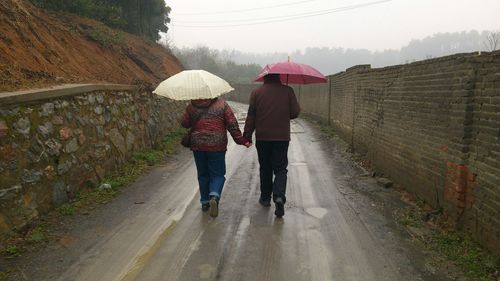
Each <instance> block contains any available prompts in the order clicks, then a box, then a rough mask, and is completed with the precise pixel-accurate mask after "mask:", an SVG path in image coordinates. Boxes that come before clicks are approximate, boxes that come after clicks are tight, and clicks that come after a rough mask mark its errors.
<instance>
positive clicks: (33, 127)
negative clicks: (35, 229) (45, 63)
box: [0, 85, 184, 234]
mask: <svg viewBox="0 0 500 281" xmlns="http://www.w3.org/2000/svg"><path fill="white" fill-rule="evenodd" d="M183 108H184V103H179V102H173V101H171V100H168V99H166V98H161V97H157V96H156V95H154V94H152V93H151V92H148V91H143V90H139V89H137V88H136V87H133V86H123V85H72V86H65V87H57V88H52V89H48V90H38V91H24V92H16V93H0V234H2V233H6V232H9V231H10V230H13V229H19V228H22V227H23V226H24V225H25V224H26V223H28V222H29V221H31V220H32V219H34V218H36V217H38V216H39V215H40V214H41V213H44V212H47V211H48V210H50V209H51V208H53V207H56V206H59V205H61V204H63V203H65V202H67V201H68V200H69V199H70V198H72V197H74V196H75V194H76V193H77V192H78V191H79V190H80V189H82V188H84V187H90V186H97V185H98V184H99V183H100V182H102V180H103V179H104V178H105V177H106V176H107V175H108V174H109V172H110V171H113V170H114V169H116V168H118V167H119V166H120V165H121V164H123V163H124V162H125V161H127V159H128V158H129V157H130V156H131V155H132V153H133V152H134V151H137V150H141V149H144V148H150V147H154V146H155V145H157V144H158V142H159V141H160V140H161V138H162V137H163V136H164V135H165V134H166V133H167V132H169V131H171V130H173V129H176V128H178V119H179V117H180V114H181V110H182V109H183Z"/></svg>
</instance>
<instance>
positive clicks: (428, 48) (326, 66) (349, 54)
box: [218, 30, 491, 74]
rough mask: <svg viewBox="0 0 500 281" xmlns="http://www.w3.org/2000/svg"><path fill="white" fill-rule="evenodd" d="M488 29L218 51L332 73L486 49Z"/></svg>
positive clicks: (258, 61) (239, 60)
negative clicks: (393, 43)
mask: <svg viewBox="0 0 500 281" xmlns="http://www.w3.org/2000/svg"><path fill="white" fill-rule="evenodd" d="M489 33H490V32H488V31H482V32H478V31H475V30H472V31H468V32H466V31H463V32H453V33H436V34H434V35H432V36H428V37H426V38H423V39H414V40H412V41H410V42H409V43H408V45H406V46H404V47H402V48H401V49H399V50H384V51H380V52H373V51H370V50H367V49H345V48H340V47H311V48H306V49H305V50H300V51H295V52H292V53H284V52H270V53H244V52H240V51H237V50H222V51H218V54H219V56H222V57H226V58H229V59H231V60H233V61H234V62H236V63H239V64H249V63H255V64H259V65H261V66H264V65H266V64H268V63H272V62H276V61H285V60H287V58H288V56H290V57H291V59H292V60H293V61H296V62H301V63H307V64H311V65H313V66H314V67H316V68H317V69H318V70H320V71H321V72H323V73H324V74H333V73H337V72H340V71H343V70H345V69H346V68H349V67H351V66H354V65H358V64H371V65H372V67H383V66H388V65H396V64H403V63H408V62H413V61H417V60H423V59H428V58H433V57H442V56H446V55H451V54H456V53H470V52H475V51H481V50H483V51H484V50H487V49H488V47H487V46H486V45H485V43H486V37H487V36H488V34H489ZM488 51H491V50H488Z"/></svg>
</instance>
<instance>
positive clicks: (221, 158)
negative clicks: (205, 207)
mask: <svg viewBox="0 0 500 281" xmlns="http://www.w3.org/2000/svg"><path fill="white" fill-rule="evenodd" d="M193 155H194V161H195V163H196V170H197V171H198V183H199V185H200V196H201V198H200V202H201V204H204V203H208V201H210V196H217V197H218V198H220V196H221V194H222V188H223V187H224V182H225V181H226V177H225V175H226V152H225V151H220V152H219V151H217V152H209V151H193Z"/></svg>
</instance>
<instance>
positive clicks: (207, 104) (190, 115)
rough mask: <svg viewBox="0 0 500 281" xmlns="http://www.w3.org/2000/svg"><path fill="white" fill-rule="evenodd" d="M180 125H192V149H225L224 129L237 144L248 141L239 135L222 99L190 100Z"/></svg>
mask: <svg viewBox="0 0 500 281" xmlns="http://www.w3.org/2000/svg"><path fill="white" fill-rule="evenodd" d="M198 119H199V120H198ZM196 120H198V121H196ZM181 125H182V126H183V127H184V128H191V127H193V125H194V127H193V128H192V133H191V150H193V151H226V150H227V133H226V130H227V131H229V133H230V134H231V136H232V137H233V139H234V141H235V142H236V143H237V144H245V143H247V142H248V141H247V140H246V139H245V138H244V137H243V136H242V135H241V131H240V128H239V127H238V121H237V120H236V117H235V116H234V113H233V111H232V110H231V107H229V105H228V104H227V103H226V101H225V100H223V99H213V100H194V101H191V104H190V105H188V106H187V108H186V110H185V112H184V114H183V117H182V121H181Z"/></svg>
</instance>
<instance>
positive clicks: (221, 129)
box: [181, 74, 300, 218]
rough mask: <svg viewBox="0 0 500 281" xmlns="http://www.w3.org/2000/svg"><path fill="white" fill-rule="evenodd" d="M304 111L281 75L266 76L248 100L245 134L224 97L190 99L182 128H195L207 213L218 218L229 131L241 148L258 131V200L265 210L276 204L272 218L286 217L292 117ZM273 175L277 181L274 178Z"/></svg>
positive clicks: (203, 205)
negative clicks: (281, 78)
mask: <svg viewBox="0 0 500 281" xmlns="http://www.w3.org/2000/svg"><path fill="white" fill-rule="evenodd" d="M299 112H300V108H299V105H298V102H297V98H296V97H295V94H294V92H293V89H292V88H290V87H289V86H285V85H282V84H281V81H280V76H279V74H268V75H266V76H264V84H263V85H262V86H260V87H259V88H257V89H256V90H254V91H253V92H252V94H251V96H250V102H249V108H248V115H247V119H246V122H245V129H244V132H243V134H242V133H241V131H240V129H239V127H238V121H237V119H236V117H235V116H234V113H233V111H232V109H231V108H230V107H229V105H228V104H227V103H226V102H225V101H224V100H223V99H220V98H215V99H204V100H192V101H191V103H190V104H189V105H188V106H187V108H186V110H185V112H184V114H183V117H182V121H181V124H182V126H183V127H185V128H191V137H190V140H191V143H190V148H191V150H192V151H193V155H194V159H195V163H196V169H197V173H198V183H199V189H200V202H201V208H202V210H203V211H205V212H206V211H209V214H210V216H212V217H217V216H218V213H219V201H220V198H221V195H222V189H223V186H224V182H225V174H226V163H225V154H226V150H227V141H228V140H227V133H226V130H227V131H229V133H230V134H231V137H232V138H233V139H234V141H235V142H236V143H237V144H239V145H244V146H246V147H247V148H249V147H251V146H252V135H253V133H254V131H255V138H256V143H255V147H256V148H257V154H258V159H259V165H260V199H259V203H260V204H261V205H262V206H264V207H270V206H271V198H272V199H273V202H274V204H275V207H276V209H275V212H274V214H275V215H276V216H277V217H278V218H281V217H283V216H284V214H285V202H286V196H285V195H286V181H287V166H288V155H287V154H288V145H289V142H290V119H294V118H297V117H298V115H299ZM273 176H274V180H273Z"/></svg>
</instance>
